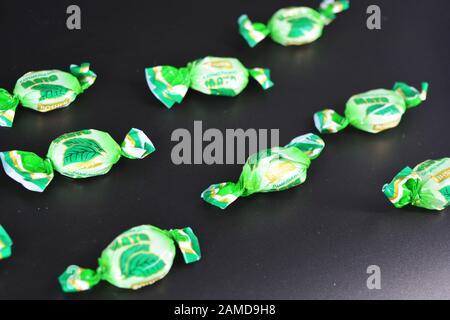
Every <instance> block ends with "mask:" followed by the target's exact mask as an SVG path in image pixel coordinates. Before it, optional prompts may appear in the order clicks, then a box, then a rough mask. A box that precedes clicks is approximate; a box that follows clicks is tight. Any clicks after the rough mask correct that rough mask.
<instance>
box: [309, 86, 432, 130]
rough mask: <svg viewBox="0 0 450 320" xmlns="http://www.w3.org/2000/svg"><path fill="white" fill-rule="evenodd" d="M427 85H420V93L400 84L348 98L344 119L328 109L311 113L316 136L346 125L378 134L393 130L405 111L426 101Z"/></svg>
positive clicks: (341, 128)
mask: <svg viewBox="0 0 450 320" xmlns="http://www.w3.org/2000/svg"><path fill="white" fill-rule="evenodd" d="M427 92H428V83H426V82H424V83H422V92H419V91H418V90H417V89H415V88H413V87H411V86H409V85H407V84H406V83H403V82H397V83H396V84H395V85H394V88H393V89H392V90H387V89H376V90H371V91H368V92H365V93H360V94H357V95H354V96H352V97H351V98H350V99H349V100H348V101H347V104H346V106H345V117H343V116H341V115H339V114H338V113H337V112H336V111H334V110H332V109H325V110H322V111H319V112H316V113H315V114H314V124H315V126H316V128H317V130H319V132H320V133H336V132H339V131H341V130H343V129H344V128H346V127H347V126H348V125H349V124H350V125H352V126H353V127H355V128H357V129H359V130H362V131H366V132H370V133H378V132H381V131H384V130H387V129H391V128H394V127H396V126H397V125H398V124H399V123H400V120H401V119H402V116H403V114H404V113H405V112H406V110H408V109H410V108H413V107H416V106H418V105H419V104H421V103H422V101H425V100H426V98H427Z"/></svg>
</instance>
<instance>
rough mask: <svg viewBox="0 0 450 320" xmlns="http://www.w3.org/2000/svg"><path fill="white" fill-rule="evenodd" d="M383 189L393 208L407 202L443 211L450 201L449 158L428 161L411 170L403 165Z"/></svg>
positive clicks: (404, 204) (400, 206) (402, 205)
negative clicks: (403, 167)
mask: <svg viewBox="0 0 450 320" xmlns="http://www.w3.org/2000/svg"><path fill="white" fill-rule="evenodd" d="M383 192H384V194H385V195H386V197H388V199H389V201H391V202H392V203H393V204H394V206H395V207H396V208H402V207H404V206H406V205H408V204H411V205H413V206H416V207H421V208H425V209H430V210H444V209H445V208H446V207H448V206H449V204H450V158H443V159H439V160H427V161H424V162H422V163H420V164H418V165H417V166H416V167H415V168H414V169H411V168H410V167H406V168H405V169H403V170H402V171H400V173H399V174H397V175H396V176H395V177H394V179H393V180H392V182H391V183H389V184H385V185H384V187H383Z"/></svg>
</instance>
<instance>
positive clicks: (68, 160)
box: [64, 138, 105, 166]
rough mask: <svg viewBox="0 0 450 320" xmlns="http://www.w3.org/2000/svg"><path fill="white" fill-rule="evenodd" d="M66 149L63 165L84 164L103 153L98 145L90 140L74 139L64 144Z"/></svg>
mask: <svg viewBox="0 0 450 320" xmlns="http://www.w3.org/2000/svg"><path fill="white" fill-rule="evenodd" d="M64 145H65V146H67V147H68V148H67V149H66V152H64V165H65V166H66V165H69V164H72V163H78V162H85V161H89V160H92V159H94V158H95V157H98V156H99V155H101V153H102V152H105V150H103V148H102V147H101V146H100V144H99V143H98V142H97V141H95V140H92V139H85V138H75V139H71V140H68V141H65V142H64Z"/></svg>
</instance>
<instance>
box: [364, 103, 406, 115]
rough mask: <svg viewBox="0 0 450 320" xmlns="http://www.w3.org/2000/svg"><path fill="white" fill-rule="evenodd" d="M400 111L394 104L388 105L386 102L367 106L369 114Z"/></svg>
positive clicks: (390, 113)
mask: <svg viewBox="0 0 450 320" xmlns="http://www.w3.org/2000/svg"><path fill="white" fill-rule="evenodd" d="M397 113H399V111H398V109H397V107H396V106H395V105H393V104H390V105H386V104H374V105H373V106H370V107H369V108H367V115H369V114H376V115H379V116H385V115H394V114H397Z"/></svg>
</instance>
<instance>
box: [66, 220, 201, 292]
mask: <svg viewBox="0 0 450 320" xmlns="http://www.w3.org/2000/svg"><path fill="white" fill-rule="evenodd" d="M175 243H176V244H177V245H178V247H179V248H180V250H181V253H182V255H183V258H184V261H185V262H186V263H187V264H189V263H193V262H197V261H199V260H200V258H201V253H200V246H199V243H198V239H197V237H196V236H195V234H194V232H193V231H192V229H191V228H184V229H174V230H170V231H166V230H161V229H159V228H156V227H154V226H151V225H143V226H139V227H135V228H132V229H130V230H128V231H126V232H124V233H122V234H121V235H119V236H118V237H117V238H116V239H115V240H114V241H113V242H111V244H110V245H109V246H108V247H107V248H106V249H105V250H103V252H102V255H101V257H100V259H99V260H98V264H99V266H98V268H97V270H91V269H83V268H80V267H78V266H70V267H68V268H67V270H66V271H65V272H64V273H63V274H62V275H61V276H60V277H59V283H60V284H61V287H62V289H63V291H64V292H79V291H85V290H89V289H91V288H92V287H93V286H95V285H97V284H98V283H99V282H100V281H101V280H105V281H108V282H109V283H111V284H112V285H114V286H116V287H119V288H123V289H134V290H136V289H140V288H142V287H144V286H147V285H151V284H153V283H155V282H156V281H158V280H161V279H162V278H164V277H165V276H166V275H167V273H168V272H169V271H170V269H171V267H172V264H173V260H174V258H175V252H176V250H175Z"/></svg>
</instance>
